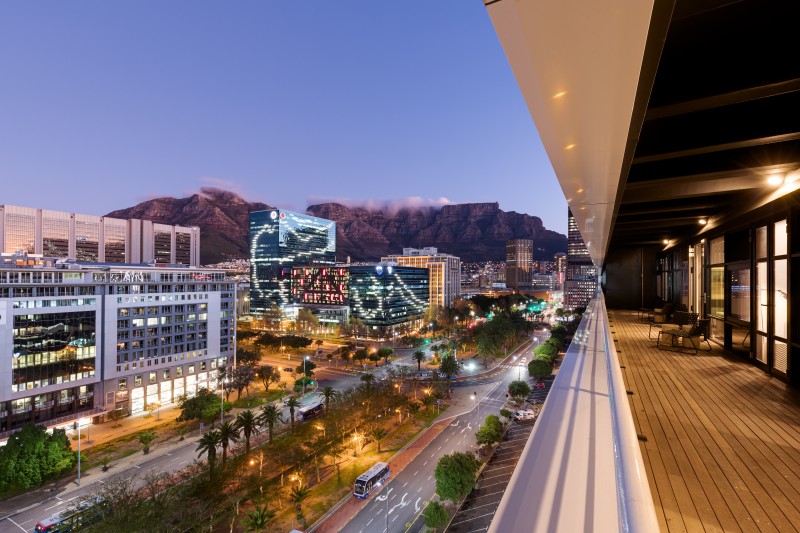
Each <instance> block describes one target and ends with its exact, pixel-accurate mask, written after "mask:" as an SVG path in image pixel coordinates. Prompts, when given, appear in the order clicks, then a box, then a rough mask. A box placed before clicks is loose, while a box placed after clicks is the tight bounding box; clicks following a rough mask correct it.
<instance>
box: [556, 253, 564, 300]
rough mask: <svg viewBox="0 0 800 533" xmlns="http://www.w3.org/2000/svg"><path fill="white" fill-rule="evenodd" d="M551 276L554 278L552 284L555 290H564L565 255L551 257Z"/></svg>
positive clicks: (559, 254)
mask: <svg viewBox="0 0 800 533" xmlns="http://www.w3.org/2000/svg"><path fill="white" fill-rule="evenodd" d="M553 263H554V266H553V276H555V280H554V283H555V285H556V290H559V291H561V290H564V281H565V280H566V276H567V254H565V253H557V254H556V255H555V256H553Z"/></svg>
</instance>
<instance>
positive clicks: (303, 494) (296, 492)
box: [289, 487, 309, 516]
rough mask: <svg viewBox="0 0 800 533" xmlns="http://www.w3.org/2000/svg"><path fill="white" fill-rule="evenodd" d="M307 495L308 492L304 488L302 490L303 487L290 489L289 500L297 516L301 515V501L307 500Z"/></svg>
mask: <svg viewBox="0 0 800 533" xmlns="http://www.w3.org/2000/svg"><path fill="white" fill-rule="evenodd" d="M308 493H309V490H308V489H306V488H303V487H292V492H291V494H290V495H289V499H290V500H291V501H292V503H293V504H295V506H296V507H297V514H298V515H299V516H302V515H303V507H302V503H303V500H305V499H306V498H308Z"/></svg>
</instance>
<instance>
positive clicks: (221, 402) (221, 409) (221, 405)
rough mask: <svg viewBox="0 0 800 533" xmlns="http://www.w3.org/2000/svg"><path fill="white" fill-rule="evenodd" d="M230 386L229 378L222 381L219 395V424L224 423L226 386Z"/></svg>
mask: <svg viewBox="0 0 800 533" xmlns="http://www.w3.org/2000/svg"><path fill="white" fill-rule="evenodd" d="M227 384H228V378H227V376H226V377H224V378H222V379H221V380H220V385H221V387H220V394H219V423H220V424H222V423H223V422H224V419H223V416H224V413H225V385H227Z"/></svg>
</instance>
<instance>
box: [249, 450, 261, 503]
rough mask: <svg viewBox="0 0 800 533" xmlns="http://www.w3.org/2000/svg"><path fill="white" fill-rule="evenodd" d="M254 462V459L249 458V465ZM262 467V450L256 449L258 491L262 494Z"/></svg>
mask: <svg viewBox="0 0 800 533" xmlns="http://www.w3.org/2000/svg"><path fill="white" fill-rule="evenodd" d="M255 464H256V460H255V459H253V458H251V459H250V466H253V465H255ZM263 469H264V450H259V451H258V483H259V486H258V491H259V492H260V493H261V494H262V495H263V494H264V485H263V484H262V483H261V473H262V471H263Z"/></svg>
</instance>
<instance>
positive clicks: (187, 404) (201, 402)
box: [178, 388, 233, 422]
mask: <svg viewBox="0 0 800 533" xmlns="http://www.w3.org/2000/svg"><path fill="white" fill-rule="evenodd" d="M220 403H221V400H220V398H219V397H218V396H217V395H216V394H214V393H213V392H211V391H209V390H208V389H206V388H202V389H200V390H198V391H197V394H196V395H195V397H194V398H186V397H185V396H183V397H181V399H180V400H179V401H178V406H179V407H180V409H181V414H180V416H179V417H178V422H185V421H187V420H200V421H203V422H210V421H213V420H216V419H217V417H219V411H220V407H221V408H222V410H223V411H225V412H228V411H230V410H231V408H232V407H233V405H231V403H230V402H227V401H226V402H222V405H221V406H220Z"/></svg>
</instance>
